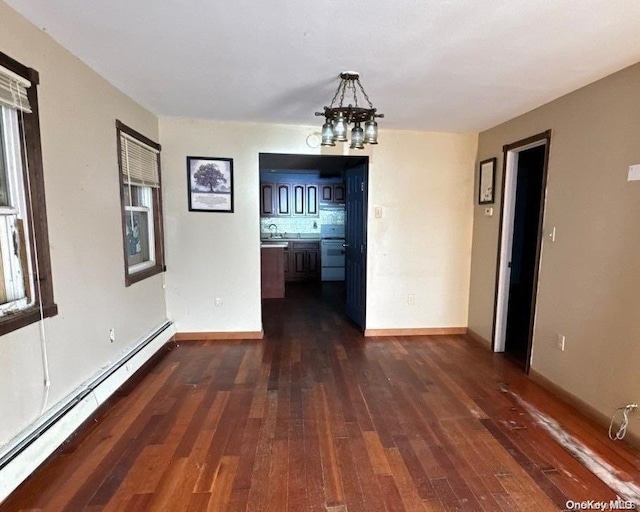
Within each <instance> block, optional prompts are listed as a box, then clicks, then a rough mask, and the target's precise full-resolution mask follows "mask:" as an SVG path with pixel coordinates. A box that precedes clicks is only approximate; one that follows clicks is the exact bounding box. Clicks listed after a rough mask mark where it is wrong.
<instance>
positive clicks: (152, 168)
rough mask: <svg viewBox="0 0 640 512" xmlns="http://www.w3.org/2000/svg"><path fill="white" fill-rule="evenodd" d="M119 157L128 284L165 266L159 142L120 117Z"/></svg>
mask: <svg viewBox="0 0 640 512" xmlns="http://www.w3.org/2000/svg"><path fill="white" fill-rule="evenodd" d="M116 127H117V133H118V157H119V158H118V161H119V163H120V188H121V193H120V197H121V202H122V233H123V245H124V258H125V283H126V285H127V286H129V285H130V284H133V283H135V282H137V281H139V280H141V279H144V278H146V277H149V276H151V275H154V274H156V273H158V272H162V271H163V270H164V261H163V260H164V258H163V240H162V202H161V191H160V146H159V145H158V144H156V143H155V142H153V141H150V140H149V139H147V138H146V137H144V136H143V135H142V134H140V133H138V132H136V131H135V130H132V129H131V128H129V127H127V126H126V125H124V124H123V123H121V122H120V121H118V122H117V123H116Z"/></svg>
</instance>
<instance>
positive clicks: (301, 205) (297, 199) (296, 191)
mask: <svg viewBox="0 0 640 512" xmlns="http://www.w3.org/2000/svg"><path fill="white" fill-rule="evenodd" d="M292 190H293V214H294V215H305V214H306V213H307V212H306V208H305V202H306V201H305V190H304V185H302V184H294V185H293V186H292Z"/></svg>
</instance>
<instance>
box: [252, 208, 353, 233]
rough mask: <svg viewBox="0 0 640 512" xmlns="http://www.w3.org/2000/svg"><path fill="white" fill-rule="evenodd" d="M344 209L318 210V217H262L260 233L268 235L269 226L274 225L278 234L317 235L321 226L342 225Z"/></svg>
mask: <svg viewBox="0 0 640 512" xmlns="http://www.w3.org/2000/svg"><path fill="white" fill-rule="evenodd" d="M344 219H345V211H344V209H332V210H322V209H321V210H320V216H319V217H262V218H261V219H260V232H261V233H263V234H269V233H270V231H269V225H271V224H275V225H276V226H277V227H278V233H318V234H320V226H321V225H322V224H344Z"/></svg>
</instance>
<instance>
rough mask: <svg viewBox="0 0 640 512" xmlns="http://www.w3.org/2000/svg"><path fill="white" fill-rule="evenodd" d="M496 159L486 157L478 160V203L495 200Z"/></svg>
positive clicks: (490, 202)
mask: <svg viewBox="0 0 640 512" xmlns="http://www.w3.org/2000/svg"><path fill="white" fill-rule="evenodd" d="M497 161H498V159H497V158H488V159H487V160H482V162H480V170H479V179H478V204H493V202H494V201H495V188H496V163H497Z"/></svg>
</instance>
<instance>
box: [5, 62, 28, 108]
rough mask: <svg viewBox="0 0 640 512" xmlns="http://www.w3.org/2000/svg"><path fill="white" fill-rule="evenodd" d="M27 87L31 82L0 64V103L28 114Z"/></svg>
mask: <svg viewBox="0 0 640 512" xmlns="http://www.w3.org/2000/svg"><path fill="white" fill-rule="evenodd" d="M29 87H31V82H29V81H28V80H25V79H24V78H22V77H21V76H18V75H16V74H15V73H13V72H11V71H9V70H8V69H6V68H4V67H2V66H0V105H4V106H5V107H9V108H14V109H16V110H21V111H22V112H26V113H28V114H30V113H31V105H29V98H28V97H27V89H28V88H29Z"/></svg>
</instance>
